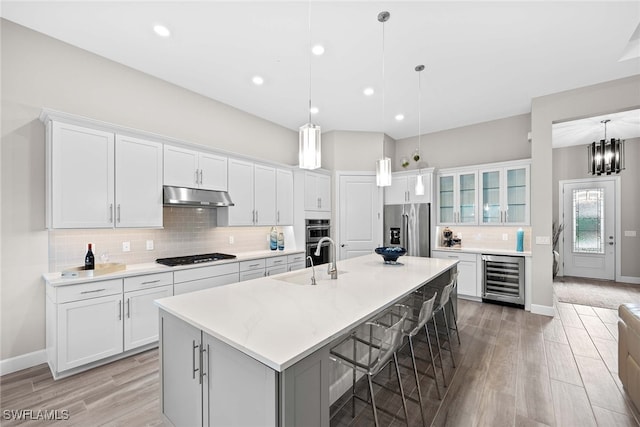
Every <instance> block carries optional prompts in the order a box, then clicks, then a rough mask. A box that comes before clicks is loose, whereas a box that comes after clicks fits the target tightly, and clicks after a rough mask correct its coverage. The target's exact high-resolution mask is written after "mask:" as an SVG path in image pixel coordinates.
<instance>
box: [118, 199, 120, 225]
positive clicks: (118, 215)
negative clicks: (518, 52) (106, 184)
mask: <svg viewBox="0 0 640 427" xmlns="http://www.w3.org/2000/svg"><path fill="white" fill-rule="evenodd" d="M117 221H118V224H119V223H120V203H118V215H117Z"/></svg>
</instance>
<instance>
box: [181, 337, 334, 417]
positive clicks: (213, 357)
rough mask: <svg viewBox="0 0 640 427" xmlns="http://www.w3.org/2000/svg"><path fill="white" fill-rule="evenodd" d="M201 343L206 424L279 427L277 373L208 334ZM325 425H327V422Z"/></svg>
mask: <svg viewBox="0 0 640 427" xmlns="http://www.w3.org/2000/svg"><path fill="white" fill-rule="evenodd" d="M203 344H204V350H205V352H204V353H203V354H204V355H205V359H204V360H205V361H206V363H204V369H205V372H206V376H205V377H204V378H205V379H204V392H205V394H204V398H203V399H204V401H205V413H206V415H205V418H208V420H207V419H205V425H210V426H276V425H279V424H278V422H277V421H278V420H277V415H278V410H277V408H278V398H277V394H276V390H277V389H278V376H277V375H276V372H275V371H274V370H273V369H271V368H269V367H267V366H266V365H264V364H262V363H260V362H258V361H257V360H255V359H253V358H252V357H249V356H247V355H246V354H244V353H242V352H240V351H238V350H236V349H234V348H232V347H231V346H229V345H227V344H225V343H223V342H222V341H220V340H217V339H215V338H213V337H211V336H209V335H207V334H203ZM238 396H242V399H238V398H237V397H238ZM249 408H250V409H249ZM328 408H329V407H328V406H327V410H328ZM175 425H195V424H184V423H183V424H175ZM291 425H305V423H304V422H299V423H297V424H291ZM326 425H329V424H328V422H327V424H326Z"/></svg>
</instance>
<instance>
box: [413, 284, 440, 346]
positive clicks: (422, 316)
mask: <svg viewBox="0 0 640 427" xmlns="http://www.w3.org/2000/svg"><path fill="white" fill-rule="evenodd" d="M437 296H438V293H437V292H436V293H435V294H433V296H432V297H431V298H430V299H428V300H426V301H425V302H423V303H422V307H421V308H420V313H419V314H418V323H416V325H415V327H414V328H413V330H412V331H411V332H409V335H411V336H412V337H413V336H415V335H416V334H417V333H418V332H419V331H420V330H421V329H422V328H423V327H424V325H425V324H426V323H427V322H428V321H429V320H431V316H433V304H434V303H435V301H436V297H437Z"/></svg>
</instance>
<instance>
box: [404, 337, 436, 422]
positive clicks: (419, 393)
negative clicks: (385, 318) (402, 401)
mask: <svg viewBox="0 0 640 427" xmlns="http://www.w3.org/2000/svg"><path fill="white" fill-rule="evenodd" d="M409 348H410V349H411V363H412V364H413V375H414V376H415V377H416V388H417V389H418V402H420V417H421V419H422V425H423V426H425V425H426V424H425V422H424V409H422V391H421V390H420V379H419V378H418V368H417V367H416V355H415V352H414V351H413V339H412V338H411V336H409ZM432 363H433V362H432ZM435 372H436V370H435V368H434V369H433V373H434V376H435ZM438 393H439V391H438Z"/></svg>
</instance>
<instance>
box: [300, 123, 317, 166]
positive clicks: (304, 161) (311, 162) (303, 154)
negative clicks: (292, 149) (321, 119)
mask: <svg viewBox="0 0 640 427" xmlns="http://www.w3.org/2000/svg"><path fill="white" fill-rule="evenodd" d="M299 140H300V143H299V146H298V162H299V166H300V169H318V168H319V167H321V166H322V158H321V156H320V126H316V125H314V124H313V123H307V124H306V125H304V126H301V127H300V137H299Z"/></svg>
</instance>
